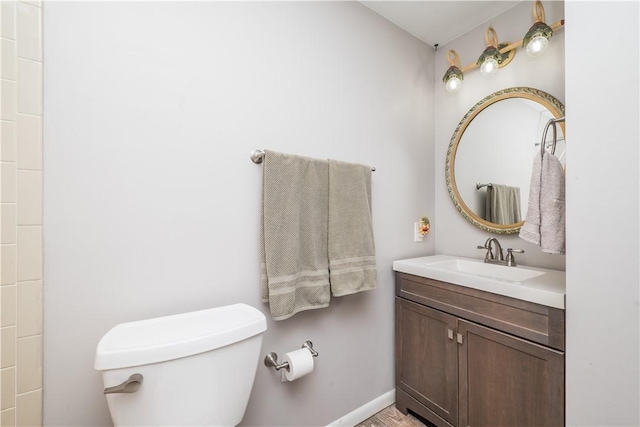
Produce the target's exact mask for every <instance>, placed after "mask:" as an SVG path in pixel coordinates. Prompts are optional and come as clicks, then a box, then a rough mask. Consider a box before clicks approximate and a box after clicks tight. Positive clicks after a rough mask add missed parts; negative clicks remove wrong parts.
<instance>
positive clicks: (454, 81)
mask: <svg viewBox="0 0 640 427" xmlns="http://www.w3.org/2000/svg"><path fill="white" fill-rule="evenodd" d="M447 62H449V69H448V70H447V72H446V73H444V77H443V78H442V81H443V82H444V88H445V89H446V91H447V92H449V93H455V92H457V91H458V90H460V87H461V86H462V80H464V74H463V73H462V71H460V57H459V56H458V52H456V51H455V50H453V49H451V50H449V51H448V52H447Z"/></svg>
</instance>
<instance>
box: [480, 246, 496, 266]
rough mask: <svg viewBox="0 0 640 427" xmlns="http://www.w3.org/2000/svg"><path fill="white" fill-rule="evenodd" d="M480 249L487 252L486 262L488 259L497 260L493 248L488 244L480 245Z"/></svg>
mask: <svg viewBox="0 0 640 427" xmlns="http://www.w3.org/2000/svg"><path fill="white" fill-rule="evenodd" d="M478 249H484V250H486V251H487V253H486V254H485V256H484V260H485V262H486V261H487V260H488V259H495V257H494V256H493V251H492V250H491V246H490V245H487V244H486V243H485V245H484V246H481V245H478Z"/></svg>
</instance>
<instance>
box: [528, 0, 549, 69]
mask: <svg viewBox="0 0 640 427" xmlns="http://www.w3.org/2000/svg"><path fill="white" fill-rule="evenodd" d="M533 22H534V24H533V25H532V26H531V28H529V31H527V34H526V35H525V36H524V38H523V39H522V47H526V48H527V55H529V56H540V55H542V54H543V53H544V51H545V50H547V46H548V45H549V39H550V38H551V36H552V35H553V29H552V28H551V27H550V26H548V25H547V24H545V22H544V7H543V6H542V2H541V1H539V0H537V1H535V2H534V3H533Z"/></svg>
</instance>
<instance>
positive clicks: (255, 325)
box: [94, 304, 267, 371]
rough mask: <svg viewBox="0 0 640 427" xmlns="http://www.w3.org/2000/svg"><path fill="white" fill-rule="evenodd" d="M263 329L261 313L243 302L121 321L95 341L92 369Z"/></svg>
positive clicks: (166, 356)
mask: <svg viewBox="0 0 640 427" xmlns="http://www.w3.org/2000/svg"><path fill="white" fill-rule="evenodd" d="M266 329H267V320H266V318H265V316H264V314H262V312H260V311H259V310H257V309H256V308H254V307H251V306H249V305H246V304H234V305H227V306H223V307H217V308H211V309H208V310H201V311H193V312H190V313H183V314H176V315H173V316H165V317H158V318H155V319H148V320H140V321H137V322H129V323H121V324H119V325H117V326H115V327H114V328H113V329H111V330H110V331H109V332H107V333H106V334H105V335H104V336H103V337H102V339H101V340H100V342H99V343H98V348H97V350H96V358H95V363H94V368H95V369H97V370H99V371H104V370H107V369H119V368H126V367H130V366H139V365H148V364H150V363H158V362H164V361H167V360H173V359H178V358H180V357H186V356H191V355H194V354H198V353H204V352H206V351H210V350H215V349H216V348H220V347H224V346H226V345H229V344H233V343H236V342H239V341H242V340H244V339H247V338H250V337H252V336H255V335H258V334H261V333H262V332H264V331H265V330H266Z"/></svg>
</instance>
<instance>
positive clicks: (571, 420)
mask: <svg viewBox="0 0 640 427" xmlns="http://www.w3.org/2000/svg"><path fill="white" fill-rule="evenodd" d="M566 8H567V22H568V23H569V24H568V26H567V47H568V48H567V53H566V61H567V62H566V64H567V92H566V95H567V105H568V106H569V108H568V109H567V134H568V135H569V138H570V139H569V140H568V143H567V156H568V158H569V160H568V167H567V359H566V363H567V380H566V384H567V425H570V426H586V425H590V426H602V425H607V426H613V425H617V426H632V425H634V426H637V425H639V424H640V366H639V363H640V328H639V324H640V309H639V308H638V305H639V297H640V293H639V289H638V287H639V283H640V274H639V271H638V260H639V259H640V249H639V245H638V237H639V236H640V230H639V224H638V221H639V218H640V216H639V201H638V200H639V199H638V198H639V195H640V186H639V179H638V170H639V168H638V160H639V158H638V155H639V151H638V142H639V140H640V132H639V130H638V117H640V108H639V101H638V95H639V93H640V92H639V91H640V87H639V86H638V83H639V79H638V76H639V75H640V70H639V69H638V68H639V67H638V64H639V63H640V58H639V52H638V40H639V37H640V34H639V32H638V22H640V8H639V7H638V2H637V1H636V2H604V1H602V2H567V7H566ZM594 28H600V30H601V31H602V34H606V36H605V37H593V29H594ZM587 40H588V43H585V41H587ZM606 50H610V52H611V53H612V57H615V58H616V59H615V61H597V60H594V57H593V52H603V51H606ZM571 141H576V142H575V144H572V143H571Z"/></svg>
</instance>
